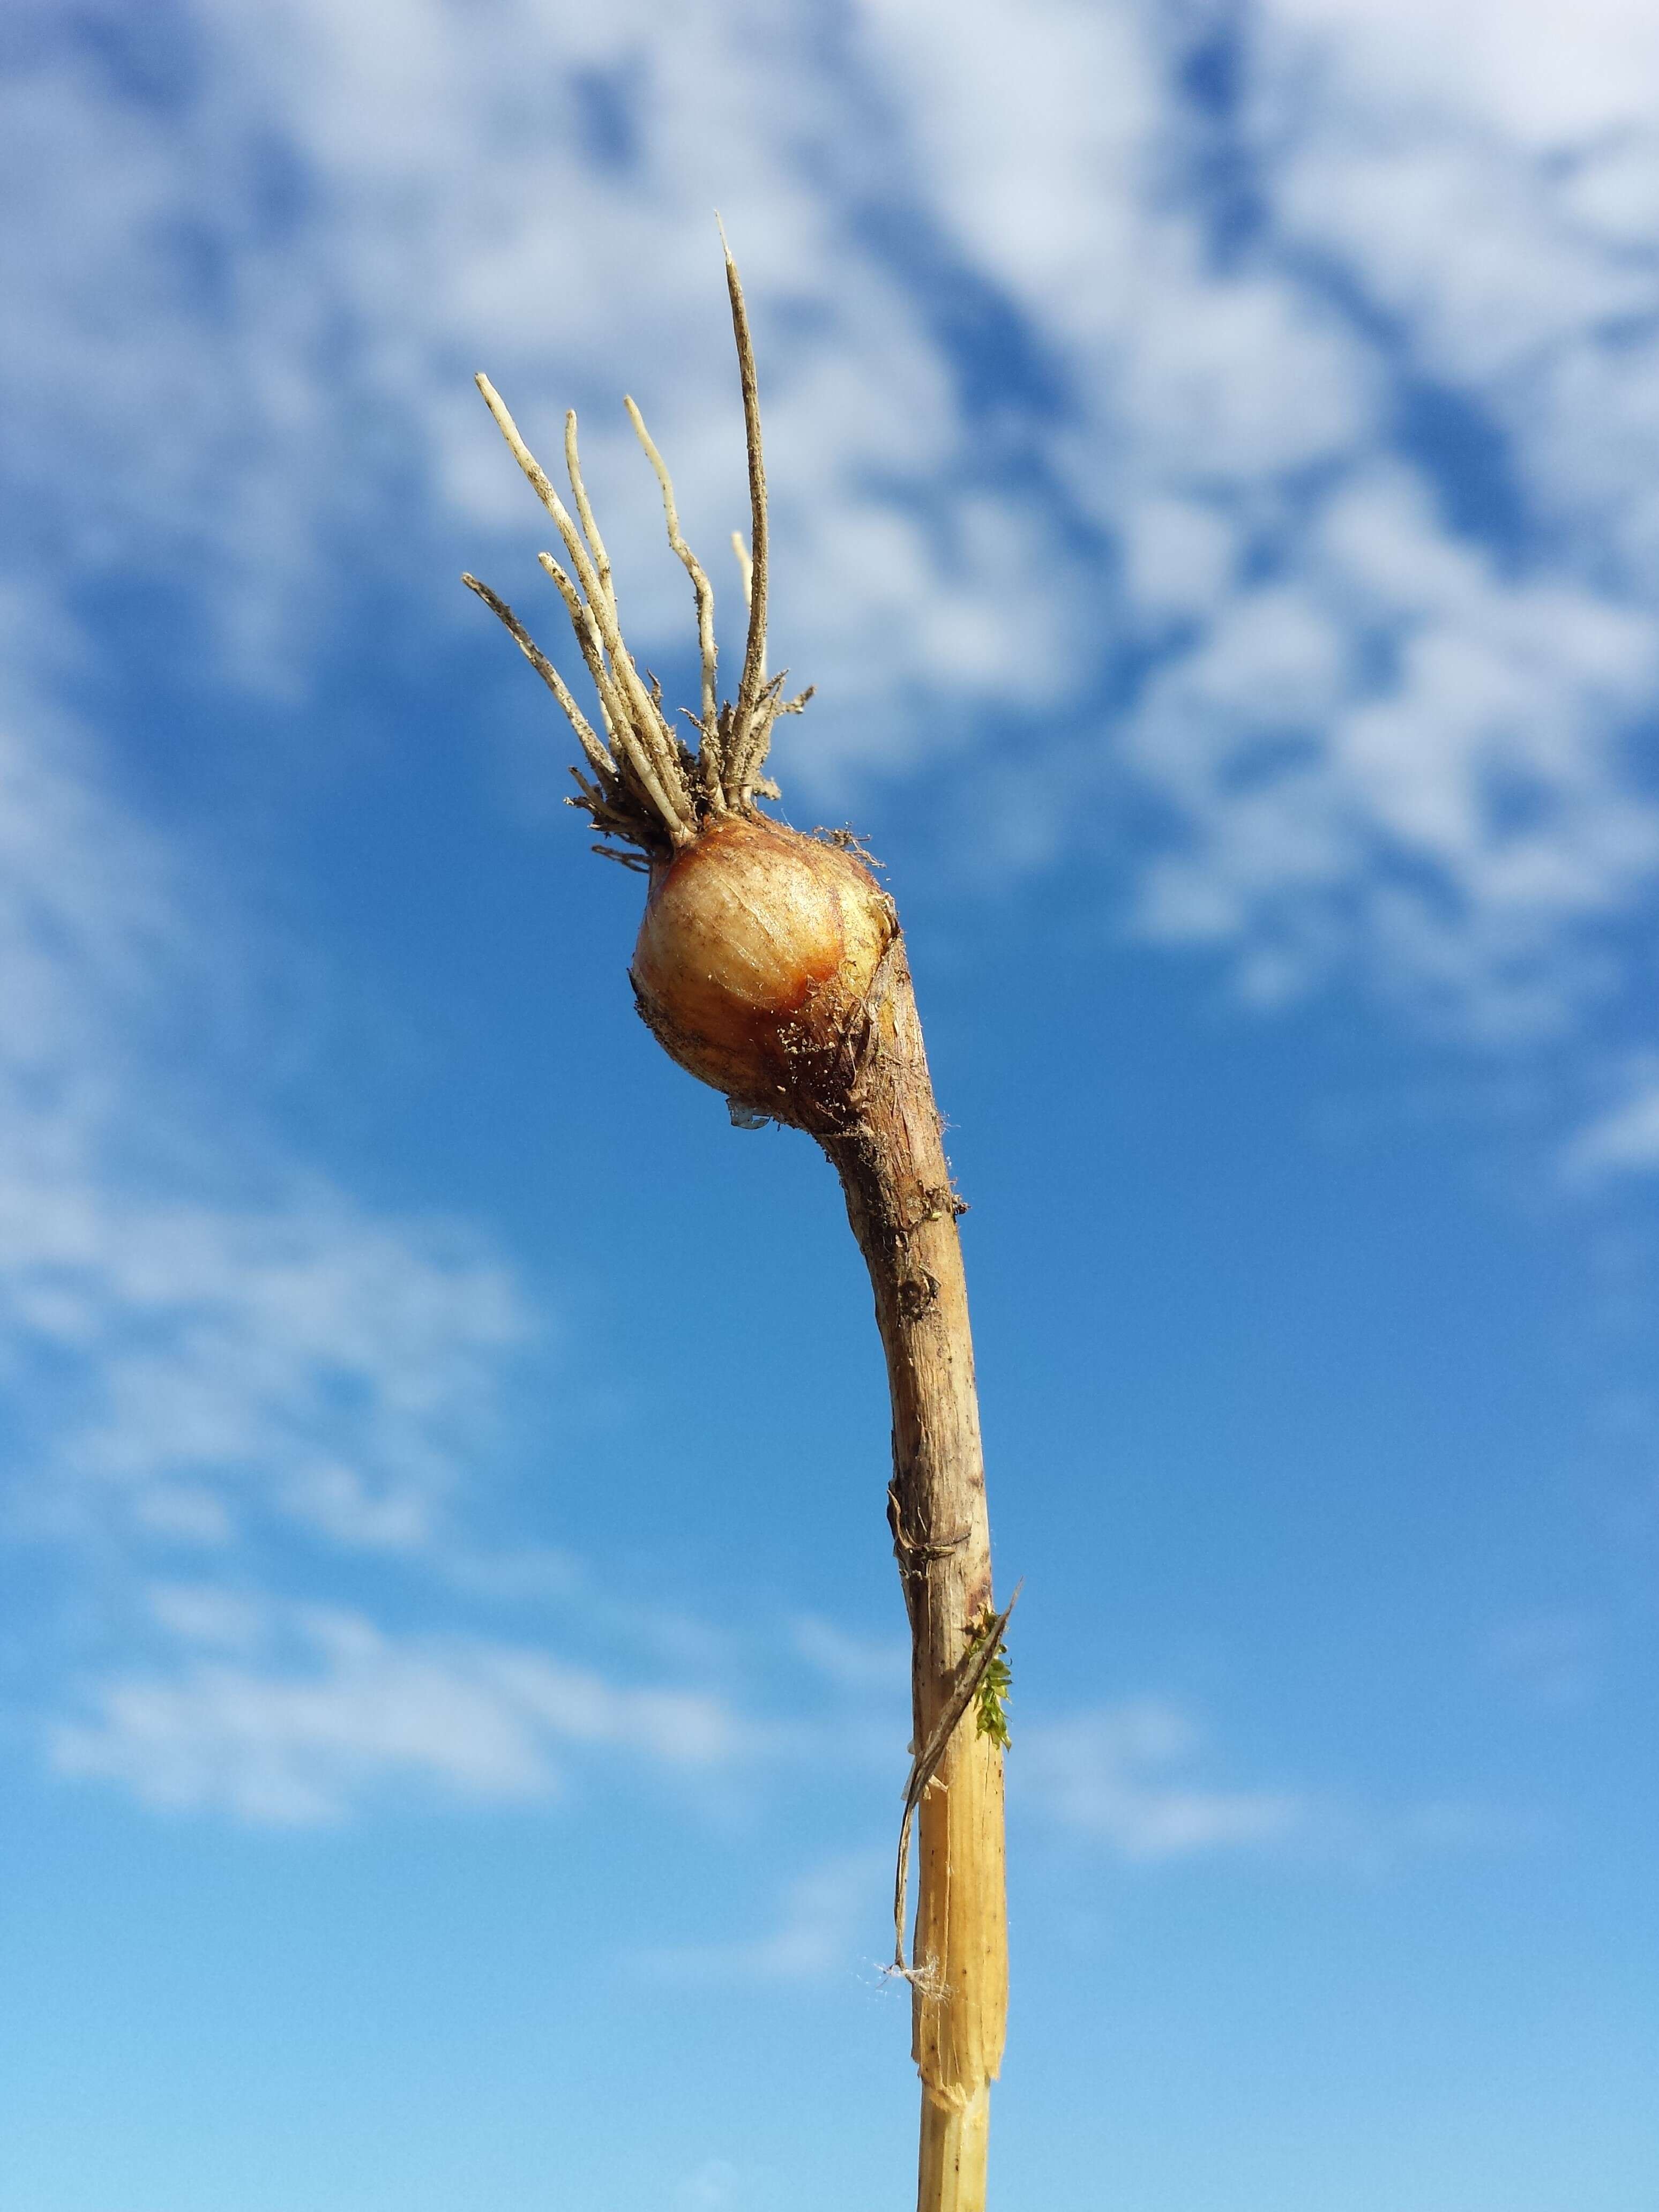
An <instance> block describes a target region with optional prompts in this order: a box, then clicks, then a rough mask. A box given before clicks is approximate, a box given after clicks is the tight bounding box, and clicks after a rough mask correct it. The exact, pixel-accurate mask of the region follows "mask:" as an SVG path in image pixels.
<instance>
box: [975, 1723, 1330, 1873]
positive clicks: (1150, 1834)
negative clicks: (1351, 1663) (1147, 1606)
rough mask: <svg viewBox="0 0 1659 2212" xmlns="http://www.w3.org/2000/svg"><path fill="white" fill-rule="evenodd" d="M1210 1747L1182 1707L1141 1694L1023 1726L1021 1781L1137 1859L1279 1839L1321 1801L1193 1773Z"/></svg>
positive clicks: (1071, 1826) (1083, 1829) (1072, 1823)
mask: <svg viewBox="0 0 1659 2212" xmlns="http://www.w3.org/2000/svg"><path fill="white" fill-rule="evenodd" d="M1202 1747H1203V1736H1202V1732H1201V1730H1200V1728H1199V1726H1198V1724H1197V1723H1196V1722H1195V1721H1194V1718H1193V1717H1192V1716H1191V1715H1190V1714H1189V1713H1188V1712H1187V1711H1184V1710H1183V1709H1182V1707H1180V1706H1178V1705H1171V1704H1170V1703H1168V1702H1166V1701H1164V1700H1163V1699H1154V1698H1140V1699H1128V1700H1127V1701H1125V1702H1123V1703H1121V1704H1119V1705H1109V1706H1104V1707H1102V1708H1100V1709H1098V1710H1097V1711H1092V1712H1085V1713H1079V1714H1076V1715H1073V1716H1071V1717H1067V1718H1065V1719H1060V1720H1053V1721H1046V1722H1044V1721H1039V1722H1038V1723H1036V1724H1035V1725H1032V1726H1028V1727H1025V1728H1024V1729H1021V1731H1020V1744H1019V1759H1020V1774H1019V1777H1018V1790H1020V1792H1021V1793H1022V1794H1024V1795H1028V1796H1029V1797H1030V1801H1031V1802H1033V1804H1034V1806H1035V1807H1036V1809H1037V1810H1038V1811H1039V1813H1040V1814H1042V1816H1043V1817H1044V1818H1045V1819H1047V1820H1049V1821H1051V1822H1053V1823H1054V1825H1055V1826H1057V1827H1059V1828H1060V1829H1063V1830H1069V1831H1072V1832H1075V1833H1076V1834H1078V1835H1079V1836H1083V1837H1086V1838H1091V1839H1092V1840H1094V1841H1096V1842H1097V1843H1100V1844H1105V1845H1106V1846H1108V1847H1109V1849H1110V1850H1113V1851H1115V1852H1116V1853H1117V1854H1118V1855H1119V1856H1120V1857H1123V1858H1125V1859H1128V1860H1132V1861H1156V1860H1160V1859H1174V1858H1186V1857H1194V1856H1196V1855H1198V1854H1200V1853H1203V1852H1206V1851H1216V1850H1236V1849H1238V1848H1240V1847H1241V1846H1254V1845H1258V1844H1273V1843H1279V1842H1282V1841H1284V1840H1285V1838H1289V1837H1291V1836H1293V1835H1294V1834H1296V1832H1297V1831H1298V1830H1300V1829H1302V1828H1304V1826H1305V1825H1306V1823H1307V1821H1308V1819H1309V1817H1310V1812H1311V1810H1312V1808H1311V1806H1310V1802H1309V1801H1308V1800H1307V1799H1306V1798H1305V1797H1304V1796H1301V1795H1299V1794H1297V1793H1294V1792H1291V1791H1287V1790H1262V1789H1254V1790H1238V1789H1229V1788H1226V1787H1224V1786H1219V1785H1218V1784H1214V1783H1211V1782H1206V1781H1205V1780H1204V1779H1202V1778H1200V1776H1199V1775H1196V1774H1194V1773H1192V1772H1190V1771H1185V1770H1188V1769H1190V1768H1192V1767H1193V1766H1194V1765H1195V1764H1196V1763H1197V1759H1198V1755H1199V1753H1200V1751H1201V1749H1202Z"/></svg>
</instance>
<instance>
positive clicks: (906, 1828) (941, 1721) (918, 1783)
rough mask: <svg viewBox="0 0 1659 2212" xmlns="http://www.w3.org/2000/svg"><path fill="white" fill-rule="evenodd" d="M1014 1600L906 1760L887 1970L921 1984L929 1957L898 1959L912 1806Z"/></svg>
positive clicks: (906, 1902) (996, 1644) (989, 1660)
mask: <svg viewBox="0 0 1659 2212" xmlns="http://www.w3.org/2000/svg"><path fill="white" fill-rule="evenodd" d="M1018 1603H1019V1591H1018V1589H1016V1591H1015V1592H1014V1594H1013V1595H1012V1597H1011V1598H1010V1599H1009V1601H1008V1602H1007V1604H1006V1606H1004V1607H1003V1608H1002V1611H1001V1612H1000V1613H998V1614H996V1615H995V1617H994V1619H993V1620H991V1621H989V1622H988V1623H987V1626H986V1628H985V1631H984V1634H983V1636H982V1638H980V1640H978V1641H977V1642H976V1643H975V1645H974V1648H973V1650H971V1651H969V1654H968V1656H967V1657H966V1658H965V1659H964V1660H963V1664H962V1670H961V1675H960V1679H959V1680H957V1686H956V1687H955V1689H954V1690H953V1691H952V1692H951V1695H950V1697H949V1699H947V1700H946V1701H945V1709H944V1711H942V1712H941V1713H940V1714H939V1718H938V1720H937V1721H935V1722H934V1723H933V1733H932V1735H929V1737H928V1739H927V1742H926V1743H925V1744H923V1745H922V1747H921V1749H920V1750H919V1751H918V1752H917V1753H916V1755H915V1759H914V1760H913V1761H912V1763H911V1767H910V1778H909V1780H908V1783H907V1784H905V1789H904V1817H903V1819H902V1820H901V1821H900V1823H899V1840H898V1863H897V1865H896V1868H895V1869H894V1872H893V1964H892V1966H891V1968H890V1972H892V1973H895V1974H896V1975H897V1976H899V1978H901V1979H902V1980H904V1981H907V1982H921V1983H927V1982H929V1979H930V1977H931V1976H932V1975H933V1963H932V1962H931V1961H930V1962H929V1964H928V1965H927V1966H925V1967H922V1968H920V1969H919V1968H917V1967H915V1966H909V1965H907V1964H906V1962H905V1957H904V1931H905V1929H906V1928H907V1927H908V1924H909V1918H910V1831H911V1827H912V1826H913V1825H914V1823H915V1817H916V1808H917V1807H918V1806H919V1805H920V1804H921V1801H922V1799H923V1797H924V1796H926V1795H927V1785H928V1784H929V1783H930V1782H931V1781H932V1780H933V1777H934V1775H935V1774H937V1773H938V1771H939V1761H940V1760H941V1759H943V1758H944V1756H945V1747H946V1746H947V1745H948V1744H949V1743H950V1741H951V1737H952V1735H955V1733H956V1729H957V1722H958V1721H960V1720H961V1718H962V1717H963V1714H964V1713H965V1712H966V1711H967V1710H968V1708H969V1705H972V1704H973V1702H974V1699H975V1697H976V1696H977V1694H978V1692H979V1686H980V1684H981V1682H982V1681H983V1680H985V1677H986V1675H987V1674H988V1673H989V1672H990V1670H991V1667H992V1664H993V1662H994V1660H995V1658H996V1656H997V1654H998V1652H999V1651H1000V1650H1001V1649H1002V1639H1003V1637H1004V1635H1005V1634H1006V1631H1007V1627H1008V1620H1009V1616H1010V1614H1011V1613H1012V1612H1013V1609H1014V1607H1016V1606H1017V1605H1018Z"/></svg>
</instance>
